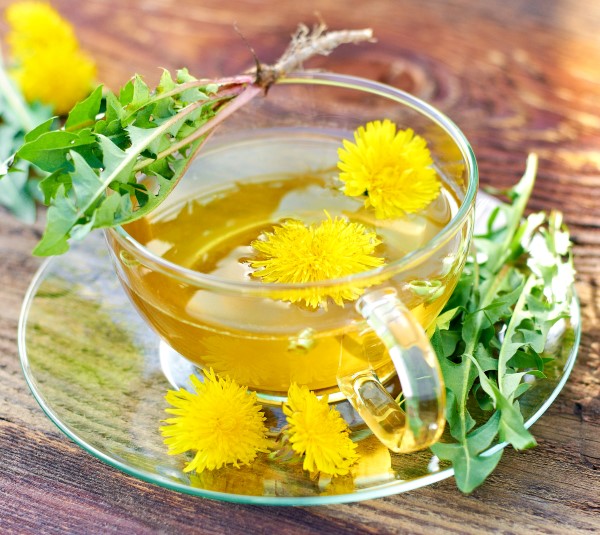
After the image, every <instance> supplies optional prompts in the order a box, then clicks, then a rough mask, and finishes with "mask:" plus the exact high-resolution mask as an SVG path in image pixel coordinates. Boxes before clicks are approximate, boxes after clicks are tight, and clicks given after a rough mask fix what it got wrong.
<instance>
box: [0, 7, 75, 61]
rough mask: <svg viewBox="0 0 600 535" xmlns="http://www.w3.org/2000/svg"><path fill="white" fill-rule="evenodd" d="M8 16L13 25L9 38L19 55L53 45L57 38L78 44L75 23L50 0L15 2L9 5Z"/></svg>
mask: <svg viewBox="0 0 600 535" xmlns="http://www.w3.org/2000/svg"><path fill="white" fill-rule="evenodd" d="M6 20H7V22H8V24H9V26H10V29H11V31H10V33H9V34H8V36H7V38H6V40H7V42H8V44H9V46H10V48H11V51H12V54H13V55H14V56H16V57H18V58H24V57H26V56H29V55H31V54H35V53H36V52H37V51H38V50H43V49H45V48H49V47H52V46H53V44H54V43H55V42H56V41H60V42H61V43H63V45H64V44H69V45H70V46H71V47H72V48H76V47H77V46H78V45H77V38H76V37H75V32H74V31H73V27H72V26H71V25H70V24H69V23H68V22H67V21H66V20H65V19H63V18H62V17H61V16H60V14H59V13H58V12H57V11H56V10H55V9H54V8H53V7H52V6H51V5H50V4H48V3H46V2H15V3H14V4H11V5H9V6H8V7H7V8H6Z"/></svg>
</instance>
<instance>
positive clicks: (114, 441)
mask: <svg viewBox="0 0 600 535" xmlns="http://www.w3.org/2000/svg"><path fill="white" fill-rule="evenodd" d="M480 201H483V202H479V203H478V214H479V215H482V212H487V209H486V208H488V207H487V206H485V205H486V202H487V203H488V204H489V198H488V197H487V196H484V197H483V198H482V199H480ZM492 204H493V203H492ZM580 331H581V322H580V309H579V304H578V301H577V299H576V298H574V299H573V303H572V307H571V317H570V320H569V321H565V322H564V323H562V324H561V325H560V326H559V327H558V328H557V329H555V330H554V332H553V339H552V340H550V342H549V348H550V350H551V351H552V352H554V353H555V354H556V355H557V358H556V360H555V363H556V364H555V366H553V367H551V369H550V370H548V373H549V377H548V378H547V379H544V380H540V381H537V382H536V383H535V384H534V386H533V387H532V388H531V389H530V390H528V391H527V392H526V393H525V394H524V395H523V396H522V397H521V398H520V404H521V408H522V409H523V411H524V413H525V419H526V422H527V423H526V425H527V427H529V426H531V425H532V424H533V423H534V422H535V421H536V420H537V419H538V418H539V417H540V416H541V415H542V414H543V413H544V412H545V411H546V410H547V409H548V407H549V406H550V405H551V403H552V402H553V401H554V399H555V398H556V396H557V395H558V393H559V392H560V390H561V389H562V387H563V385H564V384H565V382H566V380H567V378H568V376H569V374H570V372H571V369H572V367H573V365H574V363H575V358H576V354H577V348H578V345H579V337H580ZM19 351H20V356H21V362H22V366H23V370H24V373H25V378H26V379H27V382H28V384H29V386H30V388H31V391H32V392H33V395H34V396H35V398H36V400H37V401H38V402H39V404H40V406H41V407H42V409H43V410H44V412H45V413H46V414H47V415H48V417H49V418H50V419H51V420H52V421H53V422H54V423H55V424H56V425H57V426H58V428H59V429H60V430H61V431H63V432H64V433H65V434H66V435H67V436H68V437H69V438H70V439H72V440H73V441H74V442H76V443H77V444H78V445H79V446H81V447H82V448H84V449H85V450H87V451H88V452H89V453H91V454H92V455H94V456H96V457H97V458H99V459H100V460H102V461H104V462H106V463H108V464H109V465H111V466H114V467H115V468H117V469H119V470H122V471H123V472H126V473H128V474H130V475H132V476H134V477H136V478H139V479H142V480H144V481H148V482H151V483H154V484H157V485H160V486H162V487H166V488H169V489H172V490H176V491H179V492H184V493H188V494H192V495H196V496H202V497H205V498H212V499H217V500H225V501H231V502H239V503H253V504H265V505H267V504H268V505H313V504H320V505H324V504H331V503H341V502H352V501H359V500H368V499H373V498H378V497H381V496H387V495H391V494H397V493H400V492H405V491H409V490H413V489H416V488H419V487H423V486H426V485H430V484H432V483H435V482H438V481H441V480H443V479H446V478H448V477H451V476H452V475H453V470H452V468H451V467H449V465H447V464H444V463H440V462H439V461H438V459H437V458H436V457H435V456H433V455H432V454H431V452H429V451H423V452H418V453H413V454H404V455H398V454H393V453H390V452H389V451H388V450H387V449H386V448H385V447H384V446H382V445H381V444H380V443H379V442H378V441H377V440H376V439H375V438H374V437H373V436H372V435H370V433H369V432H363V433H360V432H357V433H354V436H353V438H354V439H355V440H356V441H357V443H358V452H359V454H360V455H361V461H360V463H359V464H358V465H357V467H356V468H355V469H354V471H353V472H352V474H351V475H348V476H344V477H338V478H334V479H328V478H321V479H318V480H312V479H310V477H309V476H308V475H306V473H305V472H303V471H302V467H301V465H298V464H295V463H286V462H282V461H280V460H269V459H268V458H267V457H266V456H264V457H260V458H258V459H257V461H256V462H255V463H254V464H253V465H252V466H251V467H242V468H240V469H236V468H225V469H221V470H218V471H214V472H208V471H207V472H204V473H202V474H200V475H196V474H186V473H184V472H183V467H184V462H185V461H186V460H188V459H186V458H185V457H183V456H170V455H167V450H166V447H165V446H164V444H163V443H162V437H161V435H160V433H159V431H158V429H159V426H160V422H161V420H163V419H164V418H165V417H166V416H167V415H166V413H165V412H164V409H165V408H166V406H167V404H166V402H165V400H164V396H165V393H166V391H167V390H168V389H169V388H172V387H171V385H170V383H169V380H168V379H167V377H166V375H165V373H164V371H163V369H162V367H161V358H160V355H161V347H160V341H159V339H158V337H157V336H156V335H155V334H154V333H153V332H152V331H151V330H150V329H149V327H147V325H146V324H145V323H144V322H143V320H142V319H141V318H140V317H139V316H138V314H137V312H136V311H135V310H134V308H133V307H132V305H131V304H130V302H129V301H128V299H127V297H126V296H125V294H124V293H123V291H122V290H121V287H120V284H119V282H118V280H117V278H116V275H115V273H114V271H113V269H112V266H111V263H110V260H109V257H108V253H107V250H106V246H105V243H104V240H103V237H102V235H101V234H96V235H91V236H89V237H88V238H86V240H85V241H83V242H81V243H78V244H75V246H74V247H73V248H72V249H71V250H70V251H69V252H68V253H67V254H65V255H63V256H61V257H56V258H52V259H50V260H48V261H47V262H46V263H45V264H44V265H43V266H42V267H41V268H40V270H39V271H38V273H37V274H36V276H35V278H34V280H33V282H32V284H31V286H30V288H29V291H28V293H27V296H26V298H25V302H24V306H23V310H22V314H21V319H20V324H19ZM505 446H506V444H496V445H495V446H493V447H492V448H491V449H490V450H489V451H488V452H487V454H492V453H493V452H496V451H498V450H499V449H502V448H504V447H505Z"/></svg>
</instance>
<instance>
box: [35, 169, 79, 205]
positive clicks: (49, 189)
mask: <svg viewBox="0 0 600 535" xmlns="http://www.w3.org/2000/svg"><path fill="white" fill-rule="evenodd" d="M70 184H71V177H70V176H69V175H68V174H66V173H65V172H64V171H63V170H62V169H59V170H58V171H54V173H51V174H49V175H47V176H46V177H45V178H43V179H42V180H41V181H40V182H39V188H40V191H41V192H42V195H43V199H44V201H43V202H44V204H46V205H49V204H50V202H51V201H52V199H54V197H55V196H56V193H57V191H58V188H59V187H60V186H61V185H63V186H65V188H67V187H70Z"/></svg>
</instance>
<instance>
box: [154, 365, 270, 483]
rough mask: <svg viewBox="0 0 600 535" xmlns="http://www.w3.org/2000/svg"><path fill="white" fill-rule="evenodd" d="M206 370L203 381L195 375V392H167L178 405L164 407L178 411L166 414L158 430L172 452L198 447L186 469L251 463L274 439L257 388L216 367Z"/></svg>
mask: <svg viewBox="0 0 600 535" xmlns="http://www.w3.org/2000/svg"><path fill="white" fill-rule="evenodd" d="M204 375H205V378H204V382H202V381H200V380H199V379H198V378H197V377H196V376H191V381H192V384H193V385H194V388H195V390H196V392H188V391H187V390H184V389H183V388H181V389H179V390H178V391H174V390H169V392H167V395H166V397H165V399H166V400H167V401H168V403H169V404H170V405H172V406H173V407H174V408H168V409H165V410H166V412H168V413H169V414H173V415H174V417H173V418H167V419H166V420H164V422H165V423H166V424H167V425H166V426H164V427H161V428H160V431H161V433H162V435H163V436H164V437H165V440H164V442H165V444H166V445H167V446H168V447H169V454H170V455H179V454H181V453H185V452H187V451H195V452H196V455H195V456H194V459H193V460H192V461H191V462H190V463H188V464H187V465H186V467H185V468H184V472H190V471H192V470H195V471H196V472H202V470H205V469H208V470H215V469H218V468H221V467H222V466H224V465H228V464H231V465H233V466H236V467H237V466H239V465H246V464H250V463H251V462H252V461H253V460H254V459H255V458H256V455H257V453H258V452H266V451H268V447H269V445H270V442H269V440H268V439H267V438H266V433H267V429H266V427H265V425H264V421H265V416H264V414H263V413H262V412H261V406H260V405H259V404H258V402H257V400H256V394H255V393H254V392H252V393H249V392H248V390H247V388H245V387H241V386H239V385H238V384H237V383H236V382H235V381H232V380H231V379H229V378H226V379H223V378H221V377H218V376H217V375H216V374H215V373H214V372H213V371H212V370H210V371H208V372H207V371H204Z"/></svg>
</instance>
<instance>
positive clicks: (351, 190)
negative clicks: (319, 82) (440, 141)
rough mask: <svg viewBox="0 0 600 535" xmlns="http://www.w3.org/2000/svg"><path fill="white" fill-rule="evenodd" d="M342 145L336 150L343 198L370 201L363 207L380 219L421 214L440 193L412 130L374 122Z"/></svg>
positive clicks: (421, 144)
mask: <svg viewBox="0 0 600 535" xmlns="http://www.w3.org/2000/svg"><path fill="white" fill-rule="evenodd" d="M354 141H355V142H354V143H352V142H351V141H349V140H344V142H343V143H344V146H343V148H340V149H339V150H338V156H339V163H338V169H339V170H340V171H341V173H340V180H341V181H342V182H344V184H345V186H344V193H346V195H350V196H362V195H365V194H366V195H367V197H366V198H365V206H367V207H369V206H372V207H373V208H374V209H375V216H376V217H377V218H379V219H390V218H395V217H402V216H404V215H405V214H411V213H415V212H418V211H420V210H423V209H424V208H425V207H427V205H429V204H430V203H431V202H432V201H433V200H435V199H436V198H437V196H438V195H439V193H440V188H441V184H440V180H439V178H438V176H437V173H436V171H435V169H433V167H432V164H433V161H432V159H431V155H430V153H429V149H428V148H427V143H426V141H425V140H424V139H423V138H422V137H420V136H418V135H415V134H414V132H413V131H412V130H411V129H407V130H400V131H398V130H397V129H396V125H395V124H394V123H392V122H391V121H390V120H388V119H386V120H384V121H373V122H370V123H367V124H366V125H365V126H364V127H363V126H361V127H360V128H358V129H357V130H356V132H355V133H354Z"/></svg>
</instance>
